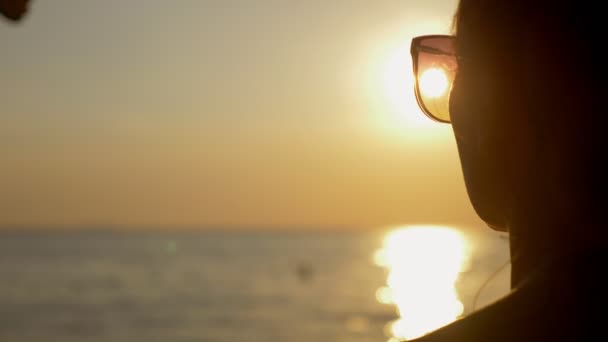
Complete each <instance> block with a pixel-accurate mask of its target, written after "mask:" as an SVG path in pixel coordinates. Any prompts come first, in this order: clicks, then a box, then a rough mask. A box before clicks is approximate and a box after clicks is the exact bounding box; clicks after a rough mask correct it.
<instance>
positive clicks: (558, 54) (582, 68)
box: [450, 0, 608, 233]
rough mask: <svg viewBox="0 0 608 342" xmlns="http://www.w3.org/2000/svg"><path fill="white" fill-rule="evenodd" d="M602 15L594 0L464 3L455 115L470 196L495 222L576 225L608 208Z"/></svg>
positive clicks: (606, 76) (458, 41) (457, 43)
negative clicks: (581, 0)
mask: <svg viewBox="0 0 608 342" xmlns="http://www.w3.org/2000/svg"><path fill="white" fill-rule="evenodd" d="M531 3H532V4H531ZM594 7H595V8H594ZM600 13H603V10H602V9H600V6H599V5H591V4H586V5H585V6H584V7H583V6H578V7H576V6H572V5H570V6H565V5H562V4H559V3H558V2H551V1H535V2H530V1H523V0H511V1H500V0H462V1H461V2H460V6H459V9H458V12H457V14H456V17H455V31H456V32H455V35H456V38H455V46H456V51H457V54H458V58H459V61H458V71H457V75H456V79H455V81H454V85H453V88H452V93H451V97H450V116H451V120H452V124H453V128H454V133H455V135H456V140H457V144H458V149H459V153H460V158H461V163H462V169H463V173H464V177H465V181H466V184H467V190H468V192H469V197H470V199H471V202H472V203H473V205H474V207H475V209H476V211H477V213H478V214H479V215H480V217H481V218H482V219H484V220H485V221H486V222H488V223H489V224H490V225H492V226H495V227H508V226H511V225H514V224H518V223H519V222H520V221H525V222H527V223H531V224H534V225H536V226H539V224H540V223H543V224H552V223H555V222H559V223H563V224H569V223H572V220H579V219H581V218H584V217H588V218H591V217H593V219H597V218H598V217H599V214H600V210H603V205H604V204H605V202H604V199H603V197H604V194H605V192H604V190H605V182H604V180H603V178H604V177H603V175H604V174H605V172H604V169H603V165H604V164H605V160H604V159H605V155H607V153H606V150H605V147H606V144H605V142H604V141H603V139H601V137H602V134H603V130H604V129H605V127H604V123H606V119H605V116H606V115H605V114H604V113H603V112H604V110H605V109H604V108H603V107H604V104H603V101H602V99H603V97H604V96H606V94H605V92H604V90H605V89H606V86H605V84H606V82H608V73H607V72H606V71H605V70H604V69H605V68H604V67H603V64H604V63H603V61H604V59H606V57H605V56H604V55H603V54H602V52H601V51H602V50H603V47H602V43H603V40H602V39H603V38H604V37H603V30H601V31H600V30H599V27H600V24H601V21H600V20H603V18H601V17H600V15H599V14H600ZM541 233H544V232H541Z"/></svg>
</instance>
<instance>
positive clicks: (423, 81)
mask: <svg viewBox="0 0 608 342" xmlns="http://www.w3.org/2000/svg"><path fill="white" fill-rule="evenodd" d="M418 82H419V84H420V92H421V93H422V96H425V97H429V98H438V97H441V96H443V95H445V93H446V92H447V90H448V77H447V76H446V74H445V72H444V71H443V70H441V69H439V68H430V69H428V70H425V71H424V72H423V73H422V75H421V76H420V79H419V80H418Z"/></svg>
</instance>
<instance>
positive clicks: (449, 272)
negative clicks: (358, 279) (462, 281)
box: [374, 226, 468, 341]
mask: <svg viewBox="0 0 608 342" xmlns="http://www.w3.org/2000/svg"><path fill="white" fill-rule="evenodd" d="M467 257H468V252H467V244H466V242H465V240H464V237H463V236H462V234H461V233H460V232H458V231H457V230H455V229H451V228H447V227H437V226H416V227H406V228H400V229H396V230H394V231H392V232H391V233H389V234H388V235H387V236H386V238H385V240H384V246H383V248H382V249H380V250H378V251H377V252H376V254H375V255H374V259H375V263H376V264H378V265H380V266H382V267H385V268H386V269H387V270H388V278H387V287H383V288H380V289H379V290H378V291H377V293H376V297H377V299H378V301H379V302H381V303H385V304H394V305H395V306H396V307H397V310H398V313H399V316H400V317H401V318H399V319H398V320H396V321H394V322H392V323H391V325H390V334H391V335H392V337H391V340H390V341H393V340H398V339H413V338H417V337H420V336H422V335H424V334H426V333H428V332H430V331H433V330H435V329H438V328H440V327H442V326H444V325H446V324H449V323H451V322H452V321H454V320H456V319H457V318H458V317H459V316H460V315H461V314H462V312H463V305H462V303H461V302H460V300H459V299H458V295H457V293H456V289H455V282H456V280H457V279H458V276H459V275H460V272H461V271H462V268H463V265H464V263H465V261H466V259H467Z"/></svg>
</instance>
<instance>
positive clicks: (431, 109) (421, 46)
mask: <svg viewBox="0 0 608 342" xmlns="http://www.w3.org/2000/svg"><path fill="white" fill-rule="evenodd" d="M413 52H414V54H413V57H414V58H415V61H414V71H415V73H416V75H415V76H416V98H417V99H418V104H419V105H420V107H421V109H422V110H423V111H424V113H425V114H427V115H428V116H430V117H431V118H432V119H435V120H437V121H441V122H450V113H449V102H450V92H451V90H452V83H453V82H454V77H455V76H456V67H457V60H456V56H455V53H454V52H455V51H454V43H453V39H452V38H451V37H448V36H446V37H428V38H423V39H421V40H419V41H418V44H416V46H414V49H413Z"/></svg>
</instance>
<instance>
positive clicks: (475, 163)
mask: <svg viewBox="0 0 608 342" xmlns="http://www.w3.org/2000/svg"><path fill="white" fill-rule="evenodd" d="M467 38H468V37H466V35H464V34H463V35H462V36H457V37H456V47H457V52H458V54H459V63H458V72H457V74H456V78H455V80H454V84H453V86H452V92H451V96H450V117H451V120H452V126H453V130H454V135H455V138H456V143H457V146H458V153H459V156H460V162H461V167H462V172H463V176H464V179H465V184H466V188H467V192H468V195H469V199H470V200H471V203H472V204H473V207H474V208H475V211H476V212H477V214H478V215H479V217H480V218H481V219H482V220H484V221H485V222H486V223H487V224H488V225H489V226H490V227H492V228H493V229H496V230H501V231H505V230H506V219H505V218H506V210H507V208H508V205H507V203H508V201H507V197H508V192H507V186H506V183H507V182H506V178H505V171H506V161H505V148H506V147H507V145H508V141H506V140H507V139H506V136H505V134H504V132H503V131H504V129H505V127H501V124H500V123H501V122H502V121H503V120H501V119H500V116H501V115H502V112H503V111H504V108H501V106H500V103H499V99H500V97H498V96H497V94H499V93H500V90H499V88H500V86H499V85H498V84H497V82H496V80H497V77H496V76H497V74H496V73H494V72H493V70H492V68H491V67H489V65H491V64H490V63H484V58H483V57H482V55H483V54H482V53H480V52H479V51H475V49H474V48H467V47H472V46H475V44H470V43H471V42H469V41H465V40H466V39H467ZM465 43H466V44H465Z"/></svg>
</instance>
